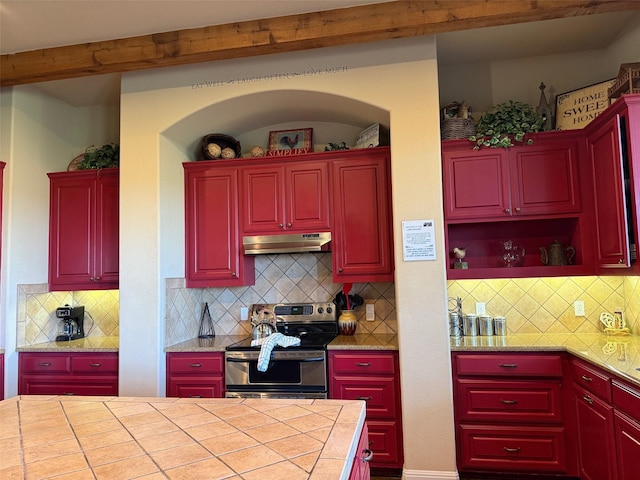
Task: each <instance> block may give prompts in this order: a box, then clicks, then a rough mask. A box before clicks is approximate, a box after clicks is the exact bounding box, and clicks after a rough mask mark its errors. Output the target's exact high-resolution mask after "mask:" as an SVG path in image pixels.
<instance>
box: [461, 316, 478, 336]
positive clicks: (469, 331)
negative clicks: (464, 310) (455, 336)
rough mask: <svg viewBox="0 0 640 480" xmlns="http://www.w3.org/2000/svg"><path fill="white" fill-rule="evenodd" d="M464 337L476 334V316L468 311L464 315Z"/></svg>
mask: <svg viewBox="0 0 640 480" xmlns="http://www.w3.org/2000/svg"><path fill="white" fill-rule="evenodd" d="M464 335H465V337H475V336H476V335H478V317H477V316H476V315H474V314H473V313H468V314H467V315H465V317H464Z"/></svg>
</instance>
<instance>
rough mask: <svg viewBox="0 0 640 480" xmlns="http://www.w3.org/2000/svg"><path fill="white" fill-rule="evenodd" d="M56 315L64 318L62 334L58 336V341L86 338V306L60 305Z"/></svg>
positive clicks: (61, 318)
mask: <svg viewBox="0 0 640 480" xmlns="http://www.w3.org/2000/svg"><path fill="white" fill-rule="evenodd" d="M56 317H57V318H59V319H60V320H62V334H61V335H58V336H57V337H56V342H64V341H69V340H77V339H79V338H84V306H78V307H70V306H69V305H65V306H64V307H58V308H56Z"/></svg>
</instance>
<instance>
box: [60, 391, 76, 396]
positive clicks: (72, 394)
mask: <svg viewBox="0 0 640 480" xmlns="http://www.w3.org/2000/svg"><path fill="white" fill-rule="evenodd" d="M63 395H66V396H67V397H73V396H74V395H75V393H74V392H64V393H63Z"/></svg>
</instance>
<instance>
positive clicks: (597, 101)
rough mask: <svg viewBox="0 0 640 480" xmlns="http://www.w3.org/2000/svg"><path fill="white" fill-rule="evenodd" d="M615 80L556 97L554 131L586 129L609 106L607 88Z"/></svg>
mask: <svg viewBox="0 0 640 480" xmlns="http://www.w3.org/2000/svg"><path fill="white" fill-rule="evenodd" d="M615 81H616V80H615V78H614V79H612V80H607V81H606V82H602V83H597V84H595V85H590V86H588V87H584V88H580V89H578V90H573V91H571V92H567V93H562V94H560V95H558V96H557V97H556V130H575V129H577V128H584V127H586V126H587V125H588V124H589V122H591V120H593V119H594V118H596V117H597V116H598V115H600V113H602V112H603V111H604V109H606V108H607V107H608V106H609V94H608V90H609V87H610V86H612V85H613V84H614V83H615Z"/></svg>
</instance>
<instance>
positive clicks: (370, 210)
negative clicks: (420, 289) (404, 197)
mask: <svg viewBox="0 0 640 480" xmlns="http://www.w3.org/2000/svg"><path fill="white" fill-rule="evenodd" d="M372 150H374V149H363V153H362V156H361V157H359V158H353V159H350V160H336V161H335V162H334V164H333V200H334V201H333V208H334V211H333V220H332V221H333V229H332V231H333V237H332V247H331V249H332V252H333V254H332V261H333V279H334V282H336V283H343V282H389V281H393V228H392V223H391V191H390V183H389V180H390V179H389V170H388V169H389V155H388V149H382V150H377V149H375V150H377V151H375V152H374V151H372Z"/></svg>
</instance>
